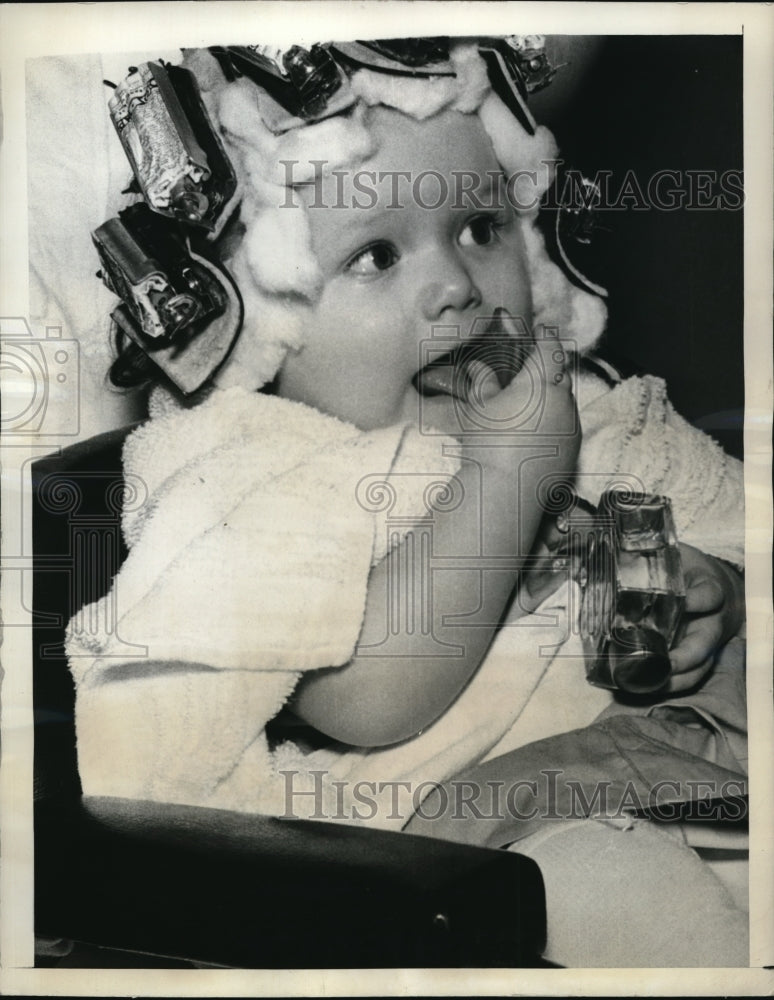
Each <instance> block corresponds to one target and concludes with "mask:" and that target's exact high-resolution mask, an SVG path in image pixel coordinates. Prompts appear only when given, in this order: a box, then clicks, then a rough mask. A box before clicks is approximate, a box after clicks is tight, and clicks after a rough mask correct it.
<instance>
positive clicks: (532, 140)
mask: <svg viewBox="0 0 774 1000" xmlns="http://www.w3.org/2000/svg"><path fill="white" fill-rule="evenodd" d="M450 61H451V63H452V66H453V69H454V72H455V75H454V76H436V77H427V78H423V77H412V76H398V75H395V74H392V73H384V72H376V71H373V70H370V69H365V68H364V69H359V70H357V71H356V72H354V73H353V75H352V77H351V80H350V87H351V91H352V93H353V95H354V96H355V98H356V102H355V104H354V107H353V108H352V109H350V110H349V111H348V113H347V114H339V115H335V116H332V117H330V118H327V119H324V120H322V121H318V122H315V123H313V124H308V125H305V126H303V127H300V128H292V129H290V130H288V131H286V132H283V133H281V134H275V133H274V132H273V131H272V130H271V129H270V128H269V127H268V126H267V124H266V121H267V120H268V119H269V116H267V114H266V104H267V102H268V101H270V98H268V97H267V95H266V93H265V92H264V91H263V90H262V88H260V87H259V86H257V85H256V84H254V83H252V82H251V81H250V80H248V79H246V78H244V77H242V78H240V79H238V80H236V81H234V82H230V83H229V82H227V81H226V79H225V77H224V75H223V72H222V71H221V69H220V66H219V64H218V62H217V60H216V59H215V58H214V56H212V55H211V54H210V53H209V52H208V51H206V50H193V51H188V52H186V53H185V59H184V65H185V66H187V68H189V69H190V70H191V71H192V72H193V73H194V75H195V76H196V77H197V80H198V83H199V86H200V89H201V91H202V97H203V100H204V103H205V106H206V107H207V110H208V112H209V114H210V117H211V119H212V121H213V124H214V125H215V126H216V128H218V129H219V131H220V133H221V136H222V139H223V142H224V145H225V147H226V151H227V153H228V154H229V156H230V158H231V161H232V163H233V165H234V169H235V171H236V174H237V179H238V186H239V187H238V194H239V197H240V198H241V209H240V221H241V223H242V225H243V226H244V233H243V238H242V240H241V243H240V245H239V246H238V248H237V250H236V252H235V253H234V255H233V256H232V257H231V259H230V260H229V261H228V262H227V263H228V266H229V267H230V270H231V272H232V274H233V276H234V278H235V279H236V281H237V283H238V285H239V288H240V291H241V293H242V296H243V299H244V304H245V316H246V319H245V326H244V329H243V331H242V334H241V336H240V339H239V342H238V344H237V347H236V349H235V351H234V352H233V355H232V357H231V358H230V359H229V362H227V364H226V366H225V367H224V369H223V370H222V371H221V373H220V374H219V376H218V382H219V384H221V385H231V384H242V385H245V386H246V387H248V388H259V387H260V386H261V385H263V384H265V383H267V382H269V381H271V380H272V379H273V378H274V376H275V375H276V374H277V372H278V371H279V369H280V367H281V366H282V362H283V359H284V357H285V356H286V353H287V351H288V350H294V349H298V348H300V347H301V346H302V340H301V330H302V327H303V318H304V310H305V309H306V308H308V307H309V305H310V304H312V303H313V302H314V301H315V299H316V297H317V295H318V293H319V291H320V287H321V274H320V270H319V266H318V263H317V260H316V258H315V255H314V252H313V248H312V241H311V232H310V227H309V220H308V216H307V212H306V210H305V209H302V208H300V209H299V210H296V211H292V212H289V211H286V210H283V205H284V206H286V207H287V204H288V198H289V196H290V191H289V188H288V184H289V182H292V183H293V184H298V183H303V182H304V181H311V180H313V176H312V174H311V171H312V170H313V166H312V162H313V161H315V160H317V161H321V160H324V161H325V164H326V167H327V168H328V169H330V170H334V169H339V168H344V167H347V168H355V167H357V165H358V164H359V163H362V162H363V161H364V160H366V159H367V158H368V157H369V156H371V155H372V154H373V153H374V151H375V141H374V137H373V136H372V134H371V132H370V131H369V128H368V112H369V109H370V108H372V107H375V106H379V105H382V106H385V107H389V108H394V109H395V110H398V111H400V112H402V113H403V114H406V115H408V116H410V117H412V118H415V119H418V120H424V119H427V118H429V117H432V116H433V115H436V114H438V113H439V112H441V111H444V110H456V111H460V112H462V113H464V114H478V116H479V118H480V120H481V122H482V124H483V126H484V129H485V130H486V132H487V134H488V135H489V137H490V139H491V141H492V146H493V149H494V153H495V156H496V158H497V160H498V162H499V163H500V165H501V167H502V169H503V173H504V174H505V176H506V177H507V178H509V183H511V182H512V184H513V187H512V189H511V191H510V197H511V202H512V204H514V206H515V207H516V208H517V214H518V218H519V221H520V224H521V226H522V228H523V231H524V239H525V246H526V252H527V260H528V269H529V275H530V280H531V284H532V299H533V307H534V315H533V323H534V324H545V325H550V326H553V327H556V328H557V329H558V331H559V335H560V337H561V338H562V339H563V340H564V341H565V342H566V343H567V344H568V346H570V347H571V348H572V349H575V350H577V351H578V352H582V351H586V350H588V349H589V348H590V347H591V346H592V345H593V344H594V343H595V342H596V341H597V340H598V338H599V336H600V335H601V333H602V331H603V329H604V325H605V320H606V310H605V306H604V303H603V302H602V301H601V300H600V299H599V298H598V297H596V296H594V295H591V294H590V293H588V292H586V291H584V290H582V289H581V288H579V287H577V286H576V285H574V284H573V283H571V282H570V281H569V279H568V278H567V277H566V276H565V274H564V272H563V271H562V270H561V269H560V268H559V267H558V266H557V265H556V264H555V263H554V262H553V261H552V260H551V259H550V257H549V255H548V253H547V251H546V247H545V242H544V240H543V237H542V235H541V233H540V231H539V230H538V228H537V226H536V221H537V217H538V208H537V206H538V203H539V201H540V198H541V197H542V195H543V194H544V193H545V191H546V190H547V188H548V187H549V186H550V185H551V183H552V182H553V180H554V164H555V161H556V159H557V153H558V150H557V145H556V142H555V139H554V137H553V135H552V134H551V132H550V131H549V130H548V129H546V128H545V127H543V126H538V127H537V128H536V130H535V134H534V135H530V134H529V133H528V131H527V130H526V129H525V128H524V127H523V126H522V125H521V123H520V122H519V121H518V120H517V119H516V118H515V117H514V115H512V114H511V112H510V111H509V110H508V109H507V108H506V106H505V105H504V104H503V102H502V101H501V100H500V98H499V97H498V96H497V94H496V93H495V92H494V91H493V90H492V87H491V85H490V82H489V77H488V74H487V68H486V64H485V63H484V60H483V59H482V57H481V55H480V54H479V52H478V47H477V45H476V44H475V43H474V42H470V41H468V40H466V41H460V42H457V43H454V42H452V43H451V46H450ZM289 164H292V165H293V166H292V172H291V169H290V167H289V166H288V165H289ZM305 169H306V171H307V174H308V176H307V174H305V173H304V170H305Z"/></svg>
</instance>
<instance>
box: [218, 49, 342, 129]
mask: <svg viewBox="0 0 774 1000" xmlns="http://www.w3.org/2000/svg"><path fill="white" fill-rule="evenodd" d="M210 52H211V53H212V54H213V55H214V56H215V58H216V59H217V60H218V62H219V63H220V65H221V68H222V70H223V72H224V74H225V76H226V79H228V80H235V79H237V77H240V76H246V77H248V79H250V80H252V81H253V82H254V83H257V84H258V85H259V86H260V87H262V88H263V89H264V90H265V91H266V93H267V94H268V95H269V96H270V97H271V98H272V99H273V100H274V101H276V103H277V104H279V105H280V107H282V108H283V109H284V110H285V111H286V112H287V113H288V114H289V115H290V116H291V118H292V119H297V121H296V122H293V121H289V122H288V123H286V125H285V127H292V125H293V124H302V123H303V122H304V121H307V122H308V121H315V120H317V119H319V118H326V117H329V116H330V115H334V114H338V113H339V112H340V111H344V110H345V109H346V108H347V107H349V106H350V105H351V104H353V103H354V97H353V96H352V95H351V93H350V91H349V80H348V78H347V75H346V73H345V72H344V70H343V69H342V68H341V67H340V66H339V65H338V64H337V63H336V61H335V60H334V59H333V57H332V56H331V54H330V52H328V49H327V47H326V46H325V45H319V44H317V45H313V46H312V48H311V49H309V50H307V49H304V48H301V46H300V45H294V46H292V48H289V49H288V50H287V51H283V50H282V49H279V48H277V47H272V46H269V45H228V46H221V45H215V46H212V47H211V48H210Z"/></svg>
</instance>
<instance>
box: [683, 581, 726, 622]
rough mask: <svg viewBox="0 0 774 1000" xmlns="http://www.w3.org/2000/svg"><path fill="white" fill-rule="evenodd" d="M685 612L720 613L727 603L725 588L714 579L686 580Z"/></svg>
mask: <svg viewBox="0 0 774 1000" xmlns="http://www.w3.org/2000/svg"><path fill="white" fill-rule="evenodd" d="M686 583H687V585H688V586H687V588H686V592H685V610H686V611H691V612H700V613H703V614H709V613H710V612H712V611H719V610H720V609H721V608H722V607H723V604H724V602H725V594H724V593H723V588H722V587H721V585H720V584H719V583H718V581H717V580H715V579H714V578H712V577H709V576H698V577H694V578H691V577H690V576H689V577H688V579H687V580H686Z"/></svg>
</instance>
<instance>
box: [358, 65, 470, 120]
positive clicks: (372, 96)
mask: <svg viewBox="0 0 774 1000" xmlns="http://www.w3.org/2000/svg"><path fill="white" fill-rule="evenodd" d="M350 84H351V87H352V92H353V93H354V94H355V95H356V96H357V97H359V98H360V99H361V100H362V101H363V102H364V103H365V104H367V105H369V106H370V107H373V106H374V105H377V104H383V105H385V107H388V108H395V109H396V110H397V111H402V112H403V114H404V115H409V116H410V117H411V118H417V119H419V120H420V121H422V120H423V119H425V118H430V116H431V115H436V114H438V112H439V111H442V110H443V109H444V108H445V107H448V105H449V104H451V103H452V101H454V100H455V98H456V97H457V81H456V79H455V78H454V77H453V76H439V77H436V78H435V79H431V80H428V79H415V78H413V77H409V76H392V75H391V74H389V73H375V72H373V71H372V70H370V69H361V70H358V71H357V73H355V74H354V76H353V77H352V80H351V81H350Z"/></svg>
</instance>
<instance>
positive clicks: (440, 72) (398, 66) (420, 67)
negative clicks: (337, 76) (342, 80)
mask: <svg viewBox="0 0 774 1000" xmlns="http://www.w3.org/2000/svg"><path fill="white" fill-rule="evenodd" d="M330 48H331V51H332V52H333V53H334V54H335V55H336V56H337V57H339V58H342V59H343V60H344V61H345V62H347V63H348V64H350V65H352V66H354V67H355V68H360V67H365V68H366V69H373V70H377V71H378V72H383V73H390V74H392V75H393V76H420V77H430V76H454V75H455V73H454V69H453V67H452V65H451V62H450V61H449V39H448V38H447V37H438V38H382V39H377V40H372V41H357V42H333V43H332V44H331V46H330Z"/></svg>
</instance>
